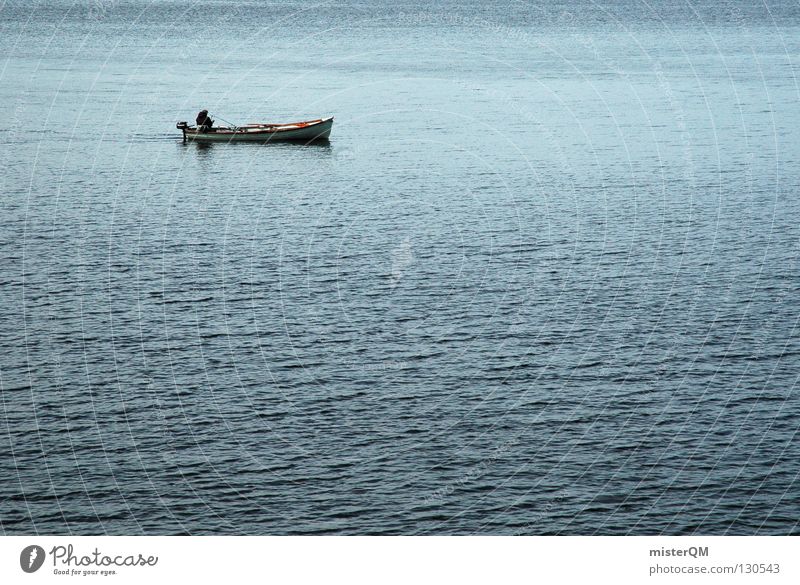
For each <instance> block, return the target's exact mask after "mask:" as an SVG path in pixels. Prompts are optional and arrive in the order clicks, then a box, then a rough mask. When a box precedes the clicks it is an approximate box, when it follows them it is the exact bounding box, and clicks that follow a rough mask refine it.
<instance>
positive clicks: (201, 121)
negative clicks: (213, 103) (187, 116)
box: [195, 110, 214, 132]
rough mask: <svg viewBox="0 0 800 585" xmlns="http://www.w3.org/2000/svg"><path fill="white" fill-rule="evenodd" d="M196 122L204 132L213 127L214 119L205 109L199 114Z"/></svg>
mask: <svg viewBox="0 0 800 585" xmlns="http://www.w3.org/2000/svg"><path fill="white" fill-rule="evenodd" d="M195 122H197V127H198V128H200V130H201V131H204V132H207V131H208V130H209V129H210V128H211V126H213V125H214V120H212V119H211V118H210V117H209V115H208V112H207V111H206V110H203V111H202V112H200V113H199V114H197V118H196V119H195Z"/></svg>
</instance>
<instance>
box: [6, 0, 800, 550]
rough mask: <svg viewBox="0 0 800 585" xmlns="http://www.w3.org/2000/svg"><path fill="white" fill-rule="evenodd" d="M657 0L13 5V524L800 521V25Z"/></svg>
mask: <svg viewBox="0 0 800 585" xmlns="http://www.w3.org/2000/svg"><path fill="white" fill-rule="evenodd" d="M656 4H657V5H654V4H653V3H649V2H645V1H644V0H628V1H623V0H619V1H617V0H612V1H610V2H608V3H605V4H598V3H595V2H592V1H591V0H568V1H564V2H549V1H548V2H544V1H542V2H512V1H510V0H504V1H494V2H491V1H489V2H483V1H481V2H478V1H470V2H437V3H427V2H419V1H418V0H410V1H409V2H408V3H405V4H397V3H394V2H389V1H388V0H375V1H371V2H356V1H349V2H337V3H319V4H315V3H303V2H284V1H277V2H272V3H270V4H264V3H261V2H232V1H230V2H229V1H216V2H211V1H204V2H194V1H184V0H158V1H155V0H153V1H150V0H119V1H117V0H112V1H109V2H100V1H95V0H85V1H79V2H71V1H66V0H65V1H53V0H48V1H39V2H36V1H31V2H3V3H0V105H2V115H3V117H4V119H5V123H4V124H2V126H3V129H2V130H0V164H1V165H2V169H3V170H2V174H0V192H1V193H2V199H0V201H2V213H1V214H0V388H1V389H2V407H3V409H2V413H1V414H0V417H2V420H1V421H0V422H2V424H1V425H0V477H2V478H3V479H2V481H0V528H1V529H2V532H3V533H4V534H32V533H47V534H106V533H107V534H185V533H191V534H212V533H213V534H325V533H345V534H479V533H487V534H694V533H697V534H798V533H800V528H799V527H798V522H799V521H800V514H799V513H798V512H800V509H798V501H800V482H798V476H799V475H800V443H799V442H798V437H797V433H798V426H799V424H798V421H800V418H799V417H800V397H799V396H798V389H797V379H798V365H799V364H800V359H799V357H798V356H800V338H799V336H798V330H797V324H798V314H797V309H796V307H797V302H796V301H797V293H798V288H799V286H800V280H799V279H798V251H799V250H800V249H799V248H798V244H800V240H799V239H798V238H799V237H800V229H799V228H798V221H797V218H798V216H799V214H800V194H799V193H798V187H799V186H800V173H799V172H798V168H800V167H798V163H800V130H799V129H798V124H797V122H798V120H799V119H800V100H799V99H798V98H800V85H798V79H797V74H798V57H797V55H798V54H800V8H799V7H798V5H797V3H796V2H794V1H781V2H772V1H769V2H767V3H766V4H760V3H756V2H744V1H743V2H738V1H736V2H733V1H731V2H706V3H702V4H699V3H695V2H694V1H691V2H686V3H656ZM673 4H675V5H673ZM201 108H207V109H209V110H210V111H211V112H212V113H215V114H216V115H217V116H218V122H219V117H220V116H221V117H223V118H225V119H226V120H230V121H231V122H233V123H246V122H253V121H269V122H283V121H293V120H298V119H299V120H302V119H310V118H317V117H321V116H325V115H335V116H336V121H335V124H334V127H333V133H332V135H331V141H330V143H329V144H324V145H317V146H303V145H291V144H290V145H278V144H275V145H267V146H259V145H246V144H245V145H219V144H217V145H211V146H202V145H196V144H184V143H182V141H181V139H180V135H179V134H178V132H177V130H176V129H175V123H176V122H177V121H180V120H189V121H192V120H193V119H194V115H195V114H196V112H197V111H198V110H200V109H201Z"/></svg>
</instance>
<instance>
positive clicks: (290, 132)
mask: <svg viewBox="0 0 800 585" xmlns="http://www.w3.org/2000/svg"><path fill="white" fill-rule="evenodd" d="M176 127H177V128H178V130H182V131H183V139H184V140H194V141H196V142H278V141H294V142H314V141H317V140H328V137H329V136H330V135H331V128H332V127H333V116H331V117H330V118H320V119H319V120H307V121H305V122H291V123H289V124H246V125H244V126H220V127H218V128H204V127H197V126H189V124H187V123H186V122H178V123H177V124H176Z"/></svg>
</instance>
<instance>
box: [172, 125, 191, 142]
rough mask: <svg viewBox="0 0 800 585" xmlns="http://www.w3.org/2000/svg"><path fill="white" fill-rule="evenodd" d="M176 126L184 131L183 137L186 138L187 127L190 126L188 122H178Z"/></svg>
mask: <svg viewBox="0 0 800 585" xmlns="http://www.w3.org/2000/svg"><path fill="white" fill-rule="evenodd" d="M175 127H176V128H177V129H178V130H180V131H181V132H183V139H184V140H186V129H187V128H188V127H189V124H187V123H186V122H178V123H177V124H175Z"/></svg>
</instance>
